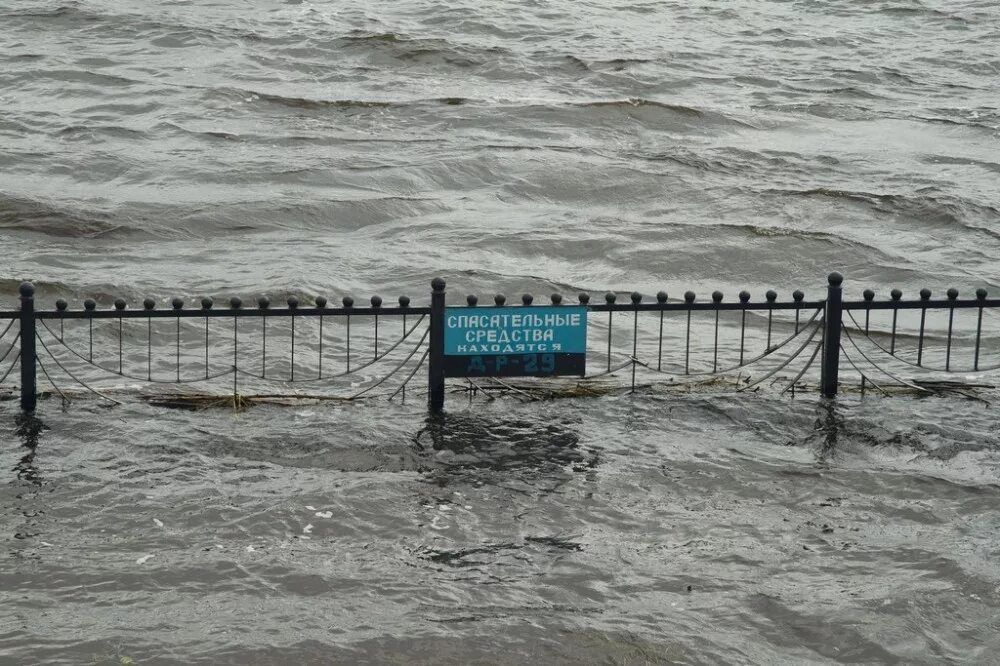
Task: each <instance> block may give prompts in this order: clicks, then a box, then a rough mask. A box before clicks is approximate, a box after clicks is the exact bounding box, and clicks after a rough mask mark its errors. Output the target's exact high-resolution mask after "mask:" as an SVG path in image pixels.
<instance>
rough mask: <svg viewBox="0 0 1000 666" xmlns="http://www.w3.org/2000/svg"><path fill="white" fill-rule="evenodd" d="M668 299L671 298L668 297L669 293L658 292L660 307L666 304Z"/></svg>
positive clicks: (657, 298) (657, 299) (657, 300)
mask: <svg viewBox="0 0 1000 666" xmlns="http://www.w3.org/2000/svg"><path fill="white" fill-rule="evenodd" d="M668 299H669V296H667V292H665V291H658V292H656V302H657V303H659V304H660V305H663V304H664V303H666V302H667V300H668Z"/></svg>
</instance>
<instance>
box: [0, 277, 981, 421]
mask: <svg viewBox="0 0 1000 666" xmlns="http://www.w3.org/2000/svg"><path fill="white" fill-rule="evenodd" d="M842 281H843V278H842V277H841V276H840V275H839V274H837V273H833V274H831V275H830V276H829V279H828V286H827V289H826V294H824V298H822V299H820V300H808V299H806V298H805V295H804V294H803V293H802V292H801V291H795V292H794V293H793V294H792V295H791V298H790V299H786V300H782V299H780V298H779V296H778V294H777V293H776V292H774V291H768V292H767V293H766V294H765V295H764V298H763V299H758V300H754V299H753V298H752V296H751V294H749V293H748V292H746V291H744V292H741V293H740V294H739V296H738V299H737V300H734V301H726V300H725V298H724V296H723V294H722V293H720V292H715V293H713V294H712V295H711V298H710V300H699V299H698V298H697V297H696V295H695V294H694V293H693V292H690V291H689V292H686V293H684V294H683V296H682V297H681V298H670V297H669V296H668V295H667V294H666V293H665V292H660V293H658V294H656V296H655V297H653V298H645V297H643V296H642V295H641V294H638V293H632V294H629V295H627V296H623V295H620V294H618V293H614V292H608V293H607V294H605V295H604V297H603V299H602V300H603V302H592V299H591V297H590V295H589V294H586V293H583V294H579V295H578V296H577V297H576V301H577V303H576V304H578V305H581V306H585V307H586V308H587V309H588V312H590V313H591V323H592V326H591V330H590V333H589V337H588V344H587V359H588V363H589V366H590V367H591V368H592V369H593V368H594V366H595V365H596V366H597V367H598V368H599V369H598V371H596V372H592V373H591V374H588V375H586V376H584V377H582V378H580V380H579V381H581V382H587V381H592V380H596V379H600V378H605V379H607V378H613V379H615V380H617V381H618V382H619V383H621V385H622V386H627V387H628V388H629V389H630V390H635V388H636V386H637V381H640V380H643V381H644V378H646V377H652V378H654V381H655V378H667V379H668V380H669V381H672V382H676V381H681V380H683V379H685V378H692V379H699V378H701V379H703V378H712V377H731V376H732V375H733V373H737V374H736V381H735V382H734V386H736V390H739V391H746V390H751V389H755V388H756V387H759V386H761V385H762V384H764V383H765V382H767V381H768V380H771V381H772V382H774V381H777V380H778V379H779V378H781V379H783V380H784V383H785V386H784V389H783V390H782V392H784V391H789V390H791V391H794V390H795V389H796V387H799V388H800V389H801V388H804V387H805V386H806V384H805V383H803V382H805V381H806V380H807V379H809V378H810V377H813V376H815V375H818V386H819V391H820V393H821V394H822V395H823V396H825V397H826V398H834V397H835V396H836V395H837V393H838V388H839V386H840V385H841V374H842V372H844V373H849V374H851V375H853V377H855V378H856V379H859V380H860V385H861V387H862V389H865V388H866V387H868V386H870V387H872V388H873V389H875V390H879V391H885V389H886V388H887V387H888V386H890V385H891V386H903V387H907V388H910V389H913V390H918V391H921V390H925V385H924V384H923V383H922V381H921V380H920V379H919V378H913V377H910V378H906V377H904V376H903V375H905V374H911V375H912V374H913V373H915V372H917V373H931V374H940V373H943V374H945V375H957V374H960V375H969V374H974V375H975V377H977V378H979V377H982V376H985V375H986V374H988V373H991V372H996V371H997V370H1000V358H998V354H1000V344H998V331H1000V326H998V325H997V323H998V319H1000V299H990V298H989V297H988V294H987V292H986V290H985V289H978V290H977V291H976V292H975V298H971V299H962V298H960V297H959V292H958V291H957V290H955V289H949V290H948V291H947V292H946V296H945V298H943V299H934V298H932V293H931V291H930V290H928V289H924V290H922V291H921V292H920V294H919V297H918V298H916V299H906V298H904V297H903V294H902V293H901V292H900V291H898V290H892V291H891V292H890V293H889V295H888V298H883V299H879V298H878V297H877V296H876V294H875V292H873V291H871V290H866V291H865V292H864V293H863V298H862V299H861V300H844V299H843V296H842ZM492 300H493V303H492V304H491V305H494V306H500V307H505V308H507V307H509V308H532V307H538V304H536V303H535V299H534V297H533V296H531V295H529V294H525V295H523V296H522V297H521V299H520V301H521V302H520V304H517V305H509V304H508V303H507V299H506V298H505V297H504V296H502V295H497V296H495V297H494V298H493V299H492ZM547 300H548V303H546V304H545V305H546V306H562V305H565V304H568V303H569V299H564V297H563V296H562V295H561V294H553V295H552V296H550V297H549V298H548V299H547ZM446 302H447V294H446V286H445V282H444V281H443V280H441V279H435V280H434V281H433V283H432V285H431V293H430V303H429V305H426V306H414V305H411V302H410V299H409V298H407V297H405V296H403V297H400V298H399V299H398V300H397V302H396V303H394V304H392V305H387V304H385V303H383V301H382V299H381V298H380V297H378V296H374V297H372V298H371V299H370V300H369V301H368V302H367V303H366V304H364V305H357V304H355V302H354V300H353V299H352V298H351V297H344V298H343V299H341V301H340V302H339V303H338V304H336V305H333V304H331V303H330V302H329V301H328V300H327V299H326V298H324V297H316V298H314V299H306V298H303V299H302V300H301V302H300V299H299V298H298V297H294V296H293V297H290V298H288V299H287V300H286V302H285V303H284V304H283V305H282V306H280V307H274V306H272V304H271V303H270V301H269V300H268V299H267V298H259V299H257V301H256V302H255V303H253V304H247V305H245V304H244V303H243V302H242V301H241V300H240V299H239V298H232V299H230V300H229V302H228V303H226V304H225V305H224V306H223V307H217V306H216V304H215V303H214V302H213V301H212V299H210V298H204V299H201V301H200V302H198V303H197V304H196V305H197V307H190V306H187V304H185V302H184V301H183V300H181V299H179V298H175V299H173V300H172V301H171V303H170V307H168V308H161V307H157V304H156V303H155V302H154V301H153V300H151V299H146V300H145V301H144V302H143V303H142V305H141V308H129V307H128V304H127V303H126V302H125V301H124V300H123V299H116V300H115V301H114V302H113V303H112V304H110V307H108V306H107V305H106V306H105V307H98V305H97V303H96V302H95V301H94V300H92V299H87V300H86V301H84V303H83V304H82V307H78V308H71V307H70V306H69V304H67V303H66V302H65V301H63V300H59V301H57V302H56V303H55V307H54V309H51V310H44V309H37V308H36V303H35V290H34V287H33V286H32V285H31V284H30V283H24V284H22V285H21V287H20V308H19V309H18V310H9V311H0V324H2V322H3V321H4V320H6V321H7V323H6V325H5V327H4V328H3V332H2V333H0V384H4V383H5V382H8V380H9V379H11V378H13V377H15V375H14V372H13V371H14V369H15V368H18V367H19V369H20V384H19V391H18V392H19V395H20V403H21V407H22V408H23V409H24V410H25V411H29V412H30V411H34V410H35V408H36V405H37V399H38V396H39V390H38V381H39V379H40V378H42V379H44V381H45V382H46V383H47V384H48V386H50V387H51V392H52V393H54V394H58V395H61V396H62V397H63V398H64V399H65V398H67V394H68V390H67V391H64V388H65V387H66V385H67V384H68V383H69V384H73V385H75V386H79V387H82V388H83V389H84V390H86V391H89V392H92V393H93V394H95V395H97V396H99V397H100V398H101V399H103V400H107V401H109V402H117V400H116V399H115V398H114V397H113V395H114V390H113V389H115V388H121V384H122V382H131V384H129V385H128V386H129V387H136V386H138V387H148V386H164V385H172V386H174V387H184V388H185V389H189V388H190V387H192V386H196V385H199V384H200V385H205V386H206V387H207V388H208V389H209V390H210V391H214V392H216V393H220V394H221V393H222V392H223V391H224V392H225V393H226V394H229V393H230V392H231V394H232V395H233V396H234V398H236V397H238V396H239V395H240V394H241V393H240V392H241V389H242V390H247V389H251V388H252V389H253V390H256V391H257V394H256V395H258V396H261V395H263V396H267V395H272V396H278V395H281V396H294V397H316V398H329V399H344V400H358V399H362V398H371V397H387V398H389V399H390V400H392V399H395V398H397V397H401V398H402V399H405V398H406V394H407V387H408V386H411V384H412V383H413V380H414V379H415V378H416V377H417V376H418V373H419V371H420V370H421V368H423V367H424V366H425V365H426V366H427V369H426V375H427V386H426V394H427V399H428V405H429V407H430V409H431V411H435V412H437V411H440V410H441V409H443V407H444V401H445V394H446V379H445V372H444V328H445V308H446ZM457 307H461V308H468V309H473V308H476V307H480V303H479V299H478V297H476V296H468V297H467V298H466V299H465V303H464V304H463V305H461V306H457ZM15 324H17V326H16V327H15ZM4 343H6V344H5V345H4ZM744 373H747V377H746V378H745V379H744V378H743V374H744ZM783 373H787V374H783ZM787 375H791V379H790V380H789V379H788V376H787ZM921 376H922V375H921ZM637 378H638V379H637ZM109 381H111V382H115V385H114V386H108V382H109ZM467 381H468V382H469V384H470V385H471V386H472V388H473V389H478V388H488V386H484V385H483V384H479V383H477V381H478V382H483V383H484V384H487V385H494V384H497V385H499V386H500V387H501V388H504V387H505V388H508V389H511V390H514V391H517V390H518V389H517V387H513V386H511V385H510V384H509V383H507V382H504V381H503V380H501V379H498V378H479V379H478V380H477V379H474V378H469V379H468V380H467ZM275 385H277V386H280V387H281V388H280V390H279V391H278V392H272V393H267V392H266V391H267V390H268V387H271V386H275ZM289 390H291V391H292V392H291V393H289V392H288V391H289ZM261 391H265V392H263V393H262V392H261ZM330 391H335V394H331V393H330ZM410 392H411V394H413V393H416V394H422V393H423V391H422V390H421V389H419V388H410Z"/></svg>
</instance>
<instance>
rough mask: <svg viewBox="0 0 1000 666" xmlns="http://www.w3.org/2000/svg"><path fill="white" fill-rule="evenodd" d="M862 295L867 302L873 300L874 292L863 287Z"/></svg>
mask: <svg viewBox="0 0 1000 666" xmlns="http://www.w3.org/2000/svg"><path fill="white" fill-rule="evenodd" d="M862 296H864V297H865V300H866V301H868V302H869V303H871V302H872V301H874V300H875V292H874V291H872V290H871V289H865V290H864V292H863V293H862Z"/></svg>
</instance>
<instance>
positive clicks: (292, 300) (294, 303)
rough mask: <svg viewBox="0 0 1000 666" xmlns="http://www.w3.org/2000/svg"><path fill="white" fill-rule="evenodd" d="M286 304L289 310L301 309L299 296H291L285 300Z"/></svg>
mask: <svg viewBox="0 0 1000 666" xmlns="http://www.w3.org/2000/svg"><path fill="white" fill-rule="evenodd" d="M285 302H286V303H288V309H289V310H295V309H297V308H298V307H299V299H298V297H297V296H289V297H288V298H286V299H285Z"/></svg>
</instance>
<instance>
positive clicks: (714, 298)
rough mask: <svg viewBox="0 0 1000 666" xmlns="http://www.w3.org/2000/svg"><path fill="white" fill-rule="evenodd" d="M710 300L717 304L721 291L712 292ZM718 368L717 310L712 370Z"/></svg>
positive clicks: (716, 312) (716, 314)
mask: <svg viewBox="0 0 1000 666" xmlns="http://www.w3.org/2000/svg"><path fill="white" fill-rule="evenodd" d="M712 302H713V303H715V304H716V305H718V304H719V303H721V302H722V292H721V291H715V292H712ZM718 370H719V310H716V311H715V348H714V350H713V352H712V372H713V373H715V372H718Z"/></svg>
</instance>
